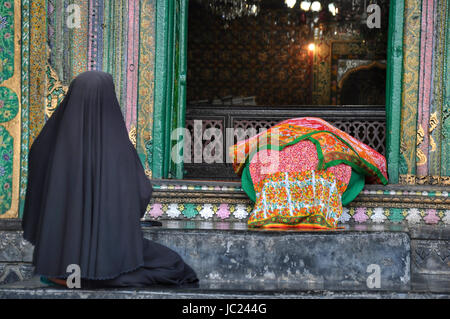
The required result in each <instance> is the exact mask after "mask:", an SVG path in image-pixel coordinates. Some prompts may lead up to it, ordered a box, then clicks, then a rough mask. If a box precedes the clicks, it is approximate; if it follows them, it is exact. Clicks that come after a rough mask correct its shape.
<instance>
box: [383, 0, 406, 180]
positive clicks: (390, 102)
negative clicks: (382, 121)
mask: <svg viewBox="0 0 450 319" xmlns="http://www.w3.org/2000/svg"><path fill="white" fill-rule="evenodd" d="M389 10H390V12H389V35H388V50H387V70H386V73H387V74H386V75H387V76H386V78H387V80H386V159H387V163H388V175H389V183H391V184H396V183H398V177H399V156H400V123H401V106H402V74H403V72H402V69H403V20H404V1H403V0H391V2H390V9H389Z"/></svg>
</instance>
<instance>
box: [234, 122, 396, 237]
mask: <svg viewBox="0 0 450 319" xmlns="http://www.w3.org/2000/svg"><path fill="white" fill-rule="evenodd" d="M230 156H231V158H233V161H234V162H233V168H234V170H235V172H236V173H237V174H239V175H241V178H242V188H243V189H244V191H245V192H246V193H247V194H248V196H249V197H250V199H252V200H253V201H254V202H255V207H254V209H253V212H252V213H251V215H250V217H249V220H248V225H249V227H297V228H315V229H335V228H337V222H338V219H339V217H340V215H341V214H342V206H343V205H347V204H348V203H350V202H351V201H352V200H353V199H355V197H356V196H357V195H358V194H359V193H360V192H361V190H362V189H363V187H364V184H365V182H366V181H367V182H369V183H383V184H387V172H386V159H385V158H384V156H383V155H381V154H379V153H378V152H376V151H375V150H373V149H372V148H370V147H369V146H367V145H365V144H364V143H361V142H360V141H358V140H357V139H355V138H354V137H352V136H350V135H349V134H347V133H345V132H343V131H341V130H339V129H337V128H335V127H333V126H332V125H330V124H329V123H327V122H325V121H324V120H321V119H318V118H311V117H306V118H297V119H290V120H286V121H283V122H281V123H279V124H277V125H275V126H273V127H272V128H270V129H268V130H267V131H264V132H262V133H260V134H258V135H256V136H253V137H251V138H249V139H247V140H245V141H241V142H239V143H237V144H236V145H234V146H232V147H231V148H230Z"/></svg>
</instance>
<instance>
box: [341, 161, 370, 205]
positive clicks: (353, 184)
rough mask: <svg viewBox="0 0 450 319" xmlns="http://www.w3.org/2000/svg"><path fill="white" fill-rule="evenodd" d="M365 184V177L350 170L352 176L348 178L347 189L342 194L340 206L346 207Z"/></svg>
mask: <svg viewBox="0 0 450 319" xmlns="http://www.w3.org/2000/svg"><path fill="white" fill-rule="evenodd" d="M365 183H366V178H365V176H364V175H363V174H360V173H358V172H356V171H355V170H353V169H352V176H351V177H350V181H349V182H348V186H347V189H346V190H345V192H344V194H342V198H341V201H342V206H347V205H348V204H349V203H350V202H352V201H353V200H354V199H355V198H356V196H358V194H359V193H361V191H362V190H363V188H364V185H365Z"/></svg>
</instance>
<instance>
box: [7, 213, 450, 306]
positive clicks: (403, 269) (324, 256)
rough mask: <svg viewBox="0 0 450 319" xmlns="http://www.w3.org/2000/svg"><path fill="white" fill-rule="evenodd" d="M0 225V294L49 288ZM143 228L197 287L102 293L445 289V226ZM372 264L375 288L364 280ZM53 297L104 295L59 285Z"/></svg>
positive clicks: (10, 228) (448, 283)
mask: <svg viewBox="0 0 450 319" xmlns="http://www.w3.org/2000/svg"><path fill="white" fill-rule="evenodd" d="M0 226H1V227H0V284H2V283H3V284H4V285H0V298H10V297H11V296H16V297H17V298H22V297H23V298H38V297H45V295H46V294H47V293H52V294H53V292H52V291H53V290H55V289H54V288H48V287H45V286H44V285H42V284H40V283H39V281H38V280H37V282H36V279H34V281H33V280H31V281H29V279H30V278H31V277H32V274H33V268H32V265H31V258H32V252H33V246H32V245H30V244H29V243H28V242H26V241H25V240H23V238H22V232H21V230H20V221H19V220H9V221H8V220H4V221H2V222H0ZM143 232H144V236H145V237H146V238H148V239H150V240H153V241H156V242H159V243H161V244H163V245H166V246H168V247H170V248H172V249H173V250H175V251H177V252H178V253H179V254H180V255H181V256H182V257H183V258H184V260H185V261H186V262H187V263H188V264H190V265H191V266H192V267H193V268H194V269H195V271H196V272H197V274H198V276H199V279H200V280H201V283H200V287H199V288H196V289H187V290H186V289H181V290H180V289H162V290H161V289H156V288H149V289H144V290H139V293H137V292H136V290H133V289H131V290H129V289H125V290H121V291H118V290H114V292H108V294H106V293H105V294H104V295H105V296H111V298H116V297H117V298H119V297H120V296H122V297H124V298H128V296H131V297H130V298H140V297H142V296H144V297H145V298H158V296H161V298H163V297H164V298H165V297H168V296H177V297H180V298H187V297H189V296H193V298H204V297H205V296H208V298H216V297H218V298H219V297H220V296H222V295H226V296H229V297H230V298H234V297H236V298H237V297H239V296H244V295H245V296H265V297H267V298H271V297H270V296H278V295H283V296H284V295H286V297H288V296H291V297H292V298H294V297H295V296H303V297H305V298H307V297H308V296H317V297H321V298H322V297H323V298H329V297H333V296H355V297H363V296H367V297H368V298H369V297H370V296H372V297H373V296H378V297H381V296H384V297H385V298H396V297H399V296H413V295H414V296H416V297H420V296H422V297H424V298H425V297H427V296H429V297H430V296H431V297H433V298H434V297H442V296H444V297H445V296H447V295H449V294H450V245H449V240H450V228H449V227H436V226H420V227H410V228H408V227H405V226H404V225H372V226H370V225H347V226H345V228H344V229H340V230H335V231H299V230H250V229H247V227H246V224H245V223H239V222H234V223H226V225H225V223H223V222H209V223H207V222H195V221H174V220H171V221H170V220H169V221H167V220H166V221H163V226H162V227H143ZM371 265H372V266H371ZM374 265H375V266H374ZM371 267H372V268H371ZM378 267H379V268H378ZM377 270H379V274H380V280H379V283H380V285H379V288H378V286H373V285H370V284H369V285H368V282H369V283H370V282H373V281H371V280H370V279H371V278H372V279H373V278H374V276H376V271H377ZM368 279H369V280H368ZM52 289H53V290H52ZM56 290H57V289H56ZM111 294H112V295H111ZM55 296H60V297H61V298H69V297H70V296H73V297H74V298H81V297H83V296H90V297H92V298H97V297H101V296H103V295H102V294H99V295H98V296H97V297H96V293H95V292H91V291H80V290H77V291H62V290H58V291H57V292H55ZM114 296H116V297H114ZM132 296H134V297H132ZM384 297H383V298H384ZM422 297H420V298H422ZM55 298H56V297H55ZM205 298H206V297H205ZM220 298H221V297H220ZM249 298H250V297H249ZM289 298H290V297H289Z"/></svg>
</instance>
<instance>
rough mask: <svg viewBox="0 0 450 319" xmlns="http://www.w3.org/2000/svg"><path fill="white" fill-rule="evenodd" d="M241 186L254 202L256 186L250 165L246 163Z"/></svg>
mask: <svg viewBox="0 0 450 319" xmlns="http://www.w3.org/2000/svg"><path fill="white" fill-rule="evenodd" d="M241 187H242V189H243V190H244V192H245V193H246V194H247V196H248V197H249V198H250V199H251V200H252V202H256V192H255V187H254V186H253V182H252V177H251V175H250V170H249V168H248V165H245V167H244V170H243V171H242V176H241Z"/></svg>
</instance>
